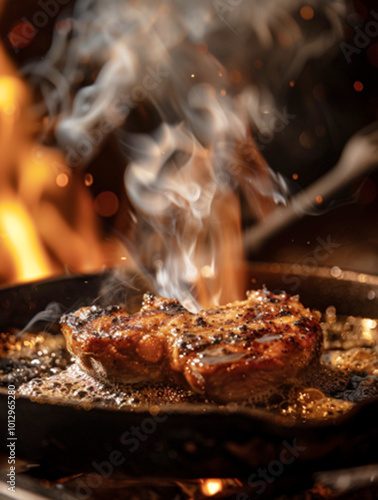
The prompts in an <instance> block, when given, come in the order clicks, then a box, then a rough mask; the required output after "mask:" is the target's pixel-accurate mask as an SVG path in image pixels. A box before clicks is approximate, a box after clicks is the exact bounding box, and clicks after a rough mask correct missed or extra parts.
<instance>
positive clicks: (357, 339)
mask: <svg viewBox="0 0 378 500" xmlns="http://www.w3.org/2000/svg"><path fill="white" fill-rule="evenodd" d="M321 326H322V329H323V333H324V350H323V354H322V357H321V359H320V361H319V362H317V363H315V364H314V365H313V366H312V368H311V370H310V371H309V372H307V373H306V374H305V375H304V377H303V378H302V380H297V381H295V382H292V383H285V384H283V385H281V386H279V387H272V389H271V390H270V391H269V392H265V393H264V394H252V395H251V397H250V398H249V399H248V400H245V401H241V402H238V403H234V402H233V403H229V404H226V405H219V404H217V403H214V402H212V401H209V400H207V399H205V398H204V397H201V396H199V395H197V394H194V393H193V392H192V391H191V390H189V389H185V388H182V387H177V386H175V385H173V384H172V385H169V384H146V383H144V384H136V385H135V384H120V383H109V382H104V381H101V382H100V381H98V380H96V379H94V378H93V377H91V376H90V375H88V374H87V373H85V372H83V371H82V370H81V369H80V368H79V367H78V365H77V364H76V363H75V362H74V360H73V359H72V358H71V357H70V355H69V354H68V353H67V351H66V350H65V349H64V339H63V337H62V336H61V335H52V334H50V333H46V332H43V333H39V334H38V335H32V334H30V333H24V334H22V336H21V338H17V337H16V332H12V333H8V334H2V335H1V341H2V342H1V350H0V354H1V364H0V385H4V386H5V385H7V384H9V383H10V382H11V383H14V384H15V385H16V386H17V387H18V393H19V394H21V395H25V396H29V397H30V398H32V399H34V400H38V401H41V400H48V398H59V399H60V400H66V401H72V402H74V403H77V404H78V405H80V406H83V407H85V408H91V407H92V406H94V405H100V406H103V407H116V408H124V409H134V408H136V407H138V406H147V407H149V408H150V409H151V408H157V409H158V408H159V406H161V405H165V404H208V405H214V404H216V405H217V406H218V407H219V406H220V407H223V408H225V409H226V410H228V411H230V412H234V411H237V410H238V409H259V410H266V411H268V412H270V413H272V414H274V415H276V416H279V417H281V418H284V419H290V420H294V421H309V420H324V419H333V418H336V417H338V416H339V415H342V414H345V413H346V412H348V411H349V410H350V409H351V408H352V407H354V406H355V404H356V403H357V402H359V401H362V400H364V399H368V398H369V397H373V396H377V395H378V357H377V351H378V349H377V340H378V328H377V322H376V321H375V320H372V319H368V318H356V317H351V316H350V317H339V316H338V315H337V312H336V310H335V308H332V307H330V308H328V309H327V310H326V312H325V314H324V315H323V322H322V323H321Z"/></svg>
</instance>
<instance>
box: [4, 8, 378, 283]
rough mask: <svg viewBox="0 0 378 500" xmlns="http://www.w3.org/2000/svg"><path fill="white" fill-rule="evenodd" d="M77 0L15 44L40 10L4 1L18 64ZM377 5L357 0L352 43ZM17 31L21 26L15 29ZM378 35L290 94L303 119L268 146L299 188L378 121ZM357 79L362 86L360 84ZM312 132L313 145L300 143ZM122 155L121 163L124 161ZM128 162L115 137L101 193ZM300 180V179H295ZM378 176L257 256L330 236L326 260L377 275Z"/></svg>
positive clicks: (319, 64)
mask: <svg viewBox="0 0 378 500" xmlns="http://www.w3.org/2000/svg"><path fill="white" fill-rule="evenodd" d="M73 4H74V2H73V1H72V0H71V1H68V2H66V3H65V5H64V6H60V7H59V11H58V12H57V13H56V15H53V16H49V20H48V23H47V24H46V25H45V26H43V28H41V29H39V30H38V32H37V33H35V34H34V36H32V37H31V39H30V40H27V41H26V42H25V43H21V45H20V46H19V47H18V48H16V49H15V47H14V46H12V44H11V43H10V41H9V33H10V32H12V30H13V31H14V30H15V26H17V24H18V23H19V22H20V20H25V18H26V19H32V17H33V15H35V12H36V11H39V10H41V8H40V6H38V4H37V3H36V2H31V1H21V0H19V1H18V0H12V1H8V2H6V4H5V7H4V9H3V12H2V16H1V19H0V32H1V37H2V40H3V42H4V44H5V46H6V49H7V51H8V53H9V55H10V57H11V58H12V59H13V60H14V62H15V63H16V65H17V66H19V67H21V66H22V65H23V64H25V63H26V62H29V61H32V60H38V59H39V58H43V55H44V54H45V53H46V51H47V50H48V48H49V46H50V44H51V38H52V33H53V30H54V25H55V23H56V20H57V19H58V18H59V17H61V16H65V15H70V12H71V10H72V6H73ZM372 12H373V13H374V12H377V18H378V6H377V5H376V2H374V1H373V0H371V1H368V0H364V1H354V2H353V10H351V13H350V14H349V16H348V18H347V21H346V23H345V25H344V32H345V37H346V42H347V43H349V44H350V45H352V46H355V40H354V37H355V33H356V32H355V27H356V26H358V27H359V28H360V29H362V30H364V27H365V26H366V25H367V23H369V22H370V21H376V22H377V23H378V20H377V19H375V18H374V16H373V15H372ZM16 34H17V28H16ZM377 71H378V33H377V36H376V37H374V36H373V37H370V41H369V42H368V44H367V46H366V47H364V48H361V49H360V52H359V53H355V54H351V62H348V61H347V60H346V57H345V55H344V54H343V53H342V51H341V50H338V51H337V53H336V54H335V57H334V58H333V59H332V60H331V61H330V60H329V57H326V58H322V59H320V60H316V61H314V60H312V61H309V62H308V63H307V64H306V66H305V67H304V69H303V71H302V73H301V74H300V76H299V78H297V80H296V81H295V84H294V86H293V87H288V89H287V93H286V96H285V100H286V104H287V106H288V109H289V111H290V113H293V114H296V115H297V117H296V118H295V119H294V120H292V122H291V123H290V124H289V125H288V126H287V127H286V128H285V129H284V130H283V131H282V132H280V133H277V134H276V135H275V136H274V139H273V140H272V142H270V143H269V144H267V145H266V148H265V149H264V151H263V154H264V156H265V158H266V159H267V161H268V163H269V164H270V166H271V167H272V169H273V170H275V171H276V172H280V173H281V174H282V175H283V176H284V177H285V178H286V179H287V182H288V185H289V187H290V190H291V192H292V193H295V192H297V191H299V190H301V189H303V188H305V187H306V186H308V185H309V184H311V183H312V182H314V180H316V179H318V178H320V177H321V176H322V175H323V174H324V173H326V172H327V171H329V170H330V169H331V168H332V166H333V165H334V164H335V163H336V162H337V160H338V158H339V156H340V153H341V151H342V148H343V146H344V145H345V143H346V141H347V140H348V138H350V137H351V136H352V135H353V133H355V132H356V131H358V130H359V129H361V127H363V126H365V125H368V124H370V123H372V122H373V121H375V120H377V119H378V105H377V104H378V92H377V88H378V86H377V83H378V79H377ZM356 81H359V82H361V83H362V84H363V89H362V90H361V91H357V90H355V88H354V84H355V82H356ZM303 133H306V138H307V139H306V141H305V144H306V147H303V145H301V144H300V139H299V138H300V136H301V134H303ZM302 137H303V135H302ZM109 155H111V156H112V158H113V159H114V163H113V164H114V165H115V166H114V170H113V174H112V176H109V175H107V173H106V172H104V169H103V168H102V164H103V160H104V158H109ZM118 160H119V161H118ZM123 169H124V161H122V160H121V158H120V155H119V152H118V151H117V148H116V147H115V146H114V144H113V143H112V139H110V140H109V141H108V142H107V143H106V145H105V147H104V149H103V150H102V151H101V152H100V154H99V156H98V157H97V158H95V159H94V161H93V162H92V164H91V165H89V166H88V171H89V172H92V173H93V174H94V179H95V182H94V184H93V185H92V186H91V189H92V190H93V193H94V195H96V194H98V193H99V192H100V191H101V190H104V189H109V190H114V191H117V190H119V189H120V186H121V185H122V182H120V179H122V176H123ZM293 175H294V177H296V176H297V177H298V178H295V179H294V178H293ZM103 222H104V228H105V229H106V230H111V228H112V225H113V224H114V220H113V218H104V219H103ZM377 225H378V173H377V172H376V171H373V172H372V173H371V174H370V175H368V176H364V177H363V178H358V179H356V180H354V181H353V182H352V183H351V184H350V185H348V186H347V187H346V188H344V189H342V190H340V191H338V192H337V193H336V194H335V195H334V197H333V199H332V200H325V202H324V203H323V204H322V205H321V206H320V207H319V215H315V216H314V215H312V216H306V217H304V218H302V219H301V220H298V221H296V222H295V223H293V224H292V225H291V226H290V227H284V228H283V229H282V231H281V232H279V233H278V234H276V235H275V236H274V237H272V238H270V239H269V240H268V241H267V242H266V243H265V244H264V245H263V246H262V247H261V248H260V249H259V250H258V251H255V252H250V253H249V257H250V258H251V259H252V260H260V261H281V262H291V263H295V262H297V263H301V261H303V259H305V258H306V257H308V256H311V255H312V254H313V252H314V250H315V249H316V247H317V246H318V245H319V239H318V238H319V237H320V238H322V239H323V240H326V239H327V238H331V240H332V242H335V243H337V244H338V245H339V247H338V248H337V249H335V250H334V251H333V252H332V253H331V254H330V255H329V257H328V258H327V260H326V261H324V262H323V263H322V264H323V265H329V266H335V265H337V266H339V267H341V268H346V269H348V268H349V269H353V270H357V271H362V272H371V273H375V274H378V230H377Z"/></svg>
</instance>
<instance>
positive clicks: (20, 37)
mask: <svg viewBox="0 0 378 500" xmlns="http://www.w3.org/2000/svg"><path fill="white" fill-rule="evenodd" d="M35 34H36V32H35V29H34V26H33V25H32V24H31V23H29V21H19V22H18V23H16V24H15V25H14V26H13V27H12V29H11V31H10V32H9V35H8V38H9V41H10V43H11V44H12V46H13V47H14V48H16V49H24V48H25V47H27V46H28V45H29V44H30V43H31V42H32V40H33V39H34V37H35Z"/></svg>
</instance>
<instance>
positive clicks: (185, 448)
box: [0, 264, 378, 479]
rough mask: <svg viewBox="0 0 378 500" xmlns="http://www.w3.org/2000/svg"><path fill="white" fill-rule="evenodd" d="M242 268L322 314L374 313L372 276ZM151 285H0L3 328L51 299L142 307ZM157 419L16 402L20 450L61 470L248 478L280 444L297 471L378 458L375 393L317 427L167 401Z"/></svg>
mask: <svg viewBox="0 0 378 500" xmlns="http://www.w3.org/2000/svg"><path fill="white" fill-rule="evenodd" d="M246 275H247V278H248V282H249V284H250V285H249V286H248V287H249V288H258V287H261V286H262V285H264V284H265V285H266V286H267V287H268V288H269V289H271V290H281V289H285V290H286V291H288V292H289V293H291V294H295V293H299V294H300V296H301V300H302V302H303V303H304V304H305V305H306V306H309V307H311V308H316V309H319V310H321V311H324V310H325V309H326V308H327V307H328V306H330V305H333V306H335V307H336V308H337V312H338V313H340V314H348V315H349V314H350V315H357V316H364V317H368V318H378V307H377V306H378V277H375V276H370V275H366V274H358V273H355V272H349V271H345V272H339V270H338V269H334V268H333V269H332V270H331V269H328V268H316V269H312V270H309V269H308V268H301V267H300V266H295V267H294V266H289V265H281V264H254V265H251V266H250V267H249V268H248V270H247V271H246ZM335 276H337V277H335ZM251 279H252V284H251ZM148 287H149V285H148V283H147V282H146V280H145V279H143V278H140V277H138V278H135V277H133V278H131V277H130V276H128V281H127V286H125V285H124V283H123V282H122V281H121V280H120V279H118V278H115V277H114V275H113V274H112V273H109V272H107V273H103V274H93V275H87V276H69V277H62V278H57V279H50V280H45V281H41V282H34V283H30V284H24V285H19V286H14V287H9V288H4V289H2V290H0V328H1V330H2V331H5V330H6V328H8V327H11V326H13V327H19V328H22V327H24V326H25V325H26V324H27V323H28V322H29V321H30V319H32V318H33V317H34V316H35V315H36V314H37V313H38V312H40V311H42V310H44V309H45V308H46V307H47V306H48V304H49V303H51V302H52V301H55V302H58V303H59V304H61V306H62V308H63V310H65V311H67V310H70V309H75V308H77V307H80V306H82V305H88V304H91V303H93V301H96V303H101V304H102V305H106V304H107V303H109V302H110V303H114V302H117V301H119V300H120V301H122V302H125V303H132V305H133V306H136V303H138V302H139V301H140V299H141V295H142V293H143V292H144V291H145V290H146V288H148ZM49 321H50V322H51V318H50V319H49ZM37 326H38V327H40V326H43V324H39V325H37ZM6 404H7V398H6V391H5V390H4V389H3V390H1V391H0V428H1V429H6V428H7V406H6ZM167 412H168V414H167ZM158 420H159V421H158V422H157V421H153V420H152V416H151V414H150V412H149V410H148V408H146V407H135V408H134V407H132V406H131V407H130V408H129V409H126V410H117V409H105V408H101V407H96V406H94V407H93V408H91V409H85V408H81V407H80V406H78V404H77V402H66V403H64V404H62V401H59V400H58V399H57V398H55V399H52V398H51V399H49V400H48V401H45V402H44V403H39V402H36V401H32V400H31V399H30V398H28V397H20V398H18V399H17V402H16V434H17V438H18V439H17V447H16V450H17V457H18V458H25V459H27V460H29V461H34V462H36V463H40V464H42V465H45V466H46V465H49V466H50V467H51V466H52V465H53V467H54V468H57V469H59V470H60V471H61V473H75V472H77V471H80V472H99V473H101V470H102V471H103V472H102V473H103V474H104V475H105V474H106V473H107V472H108V471H109V470H110V469H112V471H113V472H114V471H115V472H116V473H118V472H119V473H122V474H127V475H132V476H148V475H154V476H169V477H182V478H196V477H239V478H244V479H245V478H248V477H251V474H253V472H254V470H256V469H257V468H258V467H261V466H264V465H267V464H270V463H273V462H274V461H276V462H277V460H278V461H279V460H280V457H281V456H282V455H281V452H282V450H284V449H286V450H287V449H290V450H292V451H291V453H292V456H295V461H293V462H290V467H289V466H287V467H286V466H285V470H286V468H288V469H289V470H290V474H295V477H296V478H298V477H301V478H306V477H309V474H310V473H312V472H313V471H317V470H326V469H333V468H335V467H338V468H342V467H348V466H357V465H361V464H366V463H369V462H372V461H376V460H377V458H378V452H377V449H378V423H377V422H378V399H371V400H369V401H365V402H363V403H360V404H359V405H358V406H356V407H355V408H354V409H353V410H352V411H351V412H350V413H348V414H347V415H346V416H343V417H340V418H338V419H337V420H333V421H332V422H329V421H328V422H326V421H325V422H320V423H316V424H314V423H307V424H300V425H299V424H295V425H290V424H288V423H283V422H282V421H281V420H279V419H277V418H276V417H273V416H271V415H267V414H266V413H264V412H261V411H258V410H238V409H236V407H235V405H230V406H226V407H224V406H217V405H213V404H209V405H193V404H180V405H178V404H176V405H174V406H172V405H171V406H164V407H161V409H160V416H159V419H158ZM136 428H139V430H142V429H143V432H142V433H141V434H139V435H141V436H142V437H141V438H140V437H135V436H136V434H137V433H138V431H137V430H136ZM2 435H4V433H3V431H2ZM122 436H123V438H122ZM132 438H134V439H132ZM6 444H7V442H6V441H5V439H4V438H2V444H1V446H2V448H1V451H2V452H3V453H6V454H7V448H6ZM285 453H287V452H285ZM285 456H286V455H285Z"/></svg>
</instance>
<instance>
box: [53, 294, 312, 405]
mask: <svg viewBox="0 0 378 500" xmlns="http://www.w3.org/2000/svg"><path fill="white" fill-rule="evenodd" d="M61 324H62V331H63V333H64V335H65V337H66V340H67V347H68V349H69V350H70V351H71V353H72V354H74V355H75V356H76V358H77V360H78V363H79V364H80V365H81V367H82V368H84V369H85V370H87V371H89V372H90V373H91V374H92V375H94V376H97V377H100V378H101V377H102V378H104V377H105V378H107V379H109V380H115V381H124V382H133V381H138V382H140V381H145V382H159V383H160V382H172V381H173V382H174V383H179V384H181V385H184V386H185V387H188V388H190V389H192V390H193V391H194V392H197V393H200V394H202V395H204V396H206V397H210V398H212V399H214V400H218V401H224V402H227V401H233V400H240V399H243V398H248V396H249V394H253V393H262V392H264V391H268V390H269V388H271V387H272V385H277V384H280V383H282V382H283V380H285V381H288V380H291V379H294V378H295V377H298V376H301V374H302V373H303V372H304V371H306V370H307V369H308V368H309V366H310V365H311V364H312V363H313V362H316V360H317V359H318V358H319V356H320V350H321V346H322V333H321V329H320V325H319V316H318V315H317V313H313V312H311V311H310V310H309V309H306V308H305V307H304V306H303V305H302V304H301V303H300V302H299V299H298V297H297V296H296V297H290V295H288V294H286V293H285V292H280V293H279V294H274V293H273V292H270V291H268V290H267V289H263V290H258V291H250V292H248V293H247V299H246V300H244V301H238V302H234V303H231V304H226V305H224V306H218V307H212V308H210V309H206V310H202V311H200V312H199V313H198V314H193V313H190V312H189V311H187V310H186V309H185V308H184V307H183V306H182V305H181V304H180V303H179V302H178V301H177V300H175V299H167V298H163V297H158V296H155V295H153V294H152V293H146V294H145V295H144V298H143V304H142V307H141V309H140V311H139V312H138V313H135V314H128V313H127V312H126V311H124V310H123V309H122V308H120V307H118V306H114V307H109V308H106V309H101V308H99V307H96V306H94V307H89V308H82V309H79V310H78V311H76V312H75V313H70V314H67V315H65V316H63V318H62V321H61Z"/></svg>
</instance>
